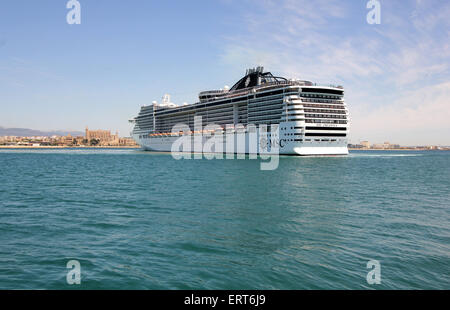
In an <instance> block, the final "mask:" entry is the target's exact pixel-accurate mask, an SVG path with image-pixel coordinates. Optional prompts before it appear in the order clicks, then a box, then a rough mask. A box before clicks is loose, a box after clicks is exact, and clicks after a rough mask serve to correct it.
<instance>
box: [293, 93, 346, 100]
mask: <svg viewBox="0 0 450 310" xmlns="http://www.w3.org/2000/svg"><path fill="white" fill-rule="evenodd" d="M300 96H302V97H309V98H324V99H340V97H339V96H333V95H314V94H304V93H301V94H300Z"/></svg>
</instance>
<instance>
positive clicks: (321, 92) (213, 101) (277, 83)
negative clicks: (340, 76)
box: [130, 67, 349, 155]
mask: <svg viewBox="0 0 450 310" xmlns="http://www.w3.org/2000/svg"><path fill="white" fill-rule="evenodd" d="M199 117H201V123H200V124H198V119H199ZM194 120H196V122H195V123H194ZM130 122H132V123H134V124H135V126H134V128H133V131H132V133H131V135H132V137H133V138H134V139H135V140H136V142H137V143H138V144H139V145H140V146H141V147H142V148H143V149H145V150H148V151H160V152H170V151H171V150H172V144H173V143H174V142H175V141H176V140H177V139H179V138H180V137H181V136H186V135H189V136H190V137H192V144H193V146H192V148H189V150H188V151H189V152H190V151H191V150H194V149H195V145H194V144H195V143H197V144H201V145H197V147H199V148H200V150H201V149H202V148H203V146H204V145H205V143H207V140H208V137H210V136H211V134H212V135H216V136H221V138H222V139H223V140H221V141H223V147H220V148H218V149H217V150H215V149H213V152H216V153H218V152H227V140H228V142H229V141H231V140H233V142H231V143H232V146H233V148H232V152H234V153H246V154H249V153H250V154H251V153H258V154H263V153H264V152H265V150H267V149H268V148H267V147H266V146H265V145H264V146H263V145H261V143H257V148H256V149H254V148H252V147H251V142H250V137H251V136H252V133H254V128H255V126H256V127H257V126H261V125H267V126H268V127H269V128H270V127H271V126H272V125H278V129H279V130H278V131H277V134H276V135H275V134H274V133H273V137H274V138H275V140H276V141H273V140H272V139H271V137H270V135H271V133H270V129H269V132H268V133H267V135H268V136H269V139H267V140H264V141H267V142H268V143H276V144H277V146H278V147H279V154H280V155H347V154H348V148H347V135H348V131H349V117H348V110H347V107H346V104H345V102H344V89H343V87H342V86H318V85H316V84H313V83H312V82H309V81H303V80H288V79H286V78H283V77H276V76H274V75H272V73H270V72H264V69H263V68H262V67H257V68H255V69H248V70H247V72H246V74H245V76H244V77H243V78H242V79H240V80H239V81H238V82H237V83H236V84H235V85H234V86H233V87H231V88H230V89H228V88H227V87H224V89H221V90H211V91H204V92H201V93H200V94H199V102H197V103H195V104H189V105H188V104H185V105H183V106H178V105H175V104H173V103H170V97H169V96H168V95H165V97H164V98H163V103H161V104H157V103H156V102H153V103H152V105H149V106H142V107H141V110H140V112H139V115H138V116H137V117H135V118H134V119H132V120H130ZM177 124H185V128H186V129H185V130H183V131H179V130H176V131H174V130H173V128H174V126H175V125H177ZM211 124H215V127H214V128H216V129H215V130H213V133H211V132H209V130H207V131H208V135H205V136H203V134H204V133H206V132H205V130H203V128H210V127H211V126H208V125H211ZM199 125H200V126H201V127H200V128H202V129H201V130H196V129H197V128H198V126H199ZM253 125H254V126H253ZM205 126H207V127H205ZM230 129H231V130H230ZM256 134H257V135H259V133H258V131H257V133H256ZM198 135H200V136H201V137H200V138H198V137H197V138H196V136H198ZM236 141H242V143H244V145H237V143H239V142H236ZM258 141H261V140H258ZM228 145H230V144H228ZM269 148H270V146H269ZM230 149H231V148H230Z"/></svg>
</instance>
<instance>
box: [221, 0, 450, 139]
mask: <svg viewBox="0 0 450 310" xmlns="http://www.w3.org/2000/svg"><path fill="white" fill-rule="evenodd" d="M430 4H431V5H430ZM433 4H434V6H433ZM254 5H255V6H257V7H258V9H259V10H257V11H258V12H261V11H262V13H258V14H256V13H255V14H252V13H245V14H246V20H247V21H248V32H247V34H244V35H241V36H237V37H233V38H228V39H227V40H226V44H225V46H224V53H223V57H222V60H223V61H224V62H225V63H227V64H229V65H231V66H234V67H235V68H236V70H242V67H249V66H252V65H264V66H266V68H268V69H270V70H273V71H275V72H276V73H280V74H283V75H285V76H287V77H298V78H304V79H311V80H313V81H316V82H320V83H333V84H344V87H345V88H346V93H347V98H348V100H347V101H348V103H349V105H350V111H351V112H352V120H353V125H352V137H355V138H357V139H359V138H361V139H369V138H370V139H379V141H378V142H382V141H384V140H392V139H395V140H397V141H396V142H399V143H405V144H406V143H407V144H414V141H416V143H417V144H420V143H421V144H425V143H438V142H439V141H440V143H441V144H450V141H448V138H446V137H445V136H443V135H439V136H438V138H437V139H436V137H435V133H436V132H437V131H441V132H442V130H444V132H449V128H450V125H447V124H450V122H449V119H450V118H449V116H450V115H449V114H450V105H449V99H448V98H450V97H449V88H448V87H449V84H448V83H447V82H448V81H449V77H450V68H449V65H448V64H449V63H450V53H449V51H450V45H449V41H450V40H448V39H449V34H450V31H448V29H449V28H448V25H449V21H448V20H449V19H448V18H447V16H450V3H444V2H438V1H431V2H429V1H404V2H401V3H399V2H386V1H383V2H382V16H383V17H382V24H381V25H380V26H369V25H367V24H365V16H355V15H354V14H353V15H352V14H350V12H355V11H358V12H364V11H361V10H358V9H355V5H356V3H355V2H353V1H351V2H350V1H349V2H344V1H325V0H318V1H306V0H298V1H291V0H288V1H282V2H280V1H277V2H273V1H263V2H254ZM361 6H362V7H363V8H365V3H362V4H361ZM447 13H449V14H447ZM349 25H352V26H353V28H352V27H350V26H349ZM447 136H448V135H447ZM391 138H392V139H391ZM427 141H428V142H427Z"/></svg>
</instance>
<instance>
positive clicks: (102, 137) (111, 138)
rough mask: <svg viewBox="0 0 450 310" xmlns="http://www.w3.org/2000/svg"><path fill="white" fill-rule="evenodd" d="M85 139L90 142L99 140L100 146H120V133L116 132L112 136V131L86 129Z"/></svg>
mask: <svg viewBox="0 0 450 310" xmlns="http://www.w3.org/2000/svg"><path fill="white" fill-rule="evenodd" d="M85 139H86V140H88V141H89V142H90V141H91V140H94V139H95V140H98V141H99V145H118V144H119V133H118V132H116V134H115V135H113V134H111V130H100V129H99V130H89V128H88V127H86V131H85Z"/></svg>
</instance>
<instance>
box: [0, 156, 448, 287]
mask: <svg viewBox="0 0 450 310" xmlns="http://www.w3.org/2000/svg"><path fill="white" fill-rule="evenodd" d="M70 260H77V261H79V263H80V266H81V270H80V273H81V284H79V285H77V284H73V285H69V284H68V282H67V274H68V272H69V271H70V270H71V269H68V268H67V266H66V264H67V262H68V261H70ZM371 260H376V261H378V262H379V264H380V265H379V266H380V274H379V275H380V278H379V279H380V284H369V283H368V281H367V279H366V278H367V274H368V272H370V271H371V269H370V268H369V269H368V268H367V263H368V261H371ZM0 289H450V152H446V151H424V152H420V151H353V152H351V154H350V155H349V156H348V157H281V158H280V163H279V167H278V169H276V170H273V171H261V170H260V161H259V160H249V159H246V160H206V159H203V160H175V159H173V158H172V157H171V155H170V154H157V153H149V152H143V151H140V150H136V149H57V150H50V149H49V150H46V149H38V150H20V149H2V150H0Z"/></svg>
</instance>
